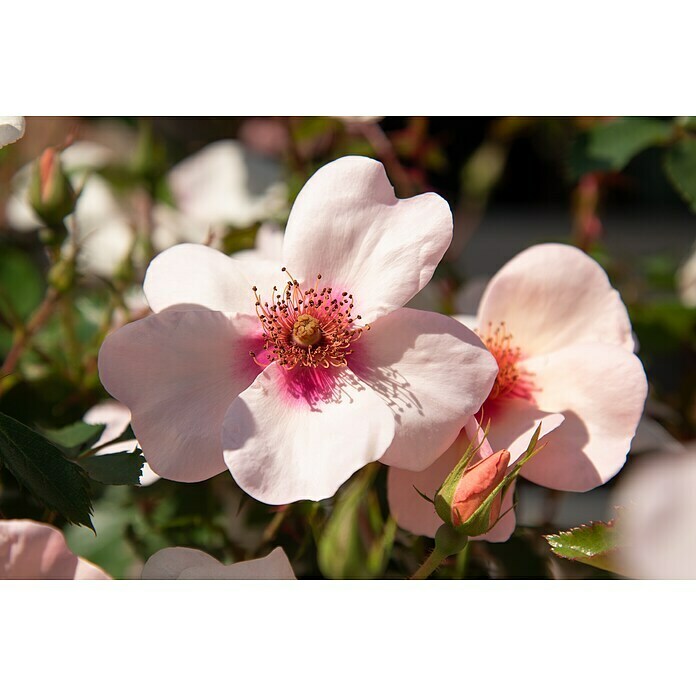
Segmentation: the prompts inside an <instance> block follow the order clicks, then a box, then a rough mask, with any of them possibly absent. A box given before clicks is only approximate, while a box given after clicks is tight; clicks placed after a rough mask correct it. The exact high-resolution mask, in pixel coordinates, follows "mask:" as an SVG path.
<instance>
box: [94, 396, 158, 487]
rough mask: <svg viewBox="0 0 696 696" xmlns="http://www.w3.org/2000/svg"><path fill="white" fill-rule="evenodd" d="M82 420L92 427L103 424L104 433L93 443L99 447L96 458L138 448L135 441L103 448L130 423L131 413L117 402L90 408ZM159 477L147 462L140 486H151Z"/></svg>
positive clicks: (124, 441)
mask: <svg viewBox="0 0 696 696" xmlns="http://www.w3.org/2000/svg"><path fill="white" fill-rule="evenodd" d="M82 420H84V421H85V423H91V424H93V425H98V424H104V425H106V428H104V432H103V433H102V434H101V437H100V438H99V439H98V440H97V441H96V442H95V443H94V445H93V447H99V448H100V449H99V451H98V452H97V456H99V455H102V454H118V453H119V452H134V451H135V448H136V447H139V445H138V441H137V440H122V441H121V442H115V443H114V444H112V445H106V446H103V445H104V443H106V442H111V440H114V439H116V438H117V437H119V436H120V435H122V434H123V433H124V432H125V430H126V428H127V427H128V426H129V425H130V422H131V412H130V409H129V408H128V407H127V406H124V405H123V404H120V403H119V402H118V401H113V400H109V401H104V402H103V403H101V404H97V405H96V406H92V408H90V409H89V411H87V413H85V415H84V416H83V418H82ZM159 479H160V477H159V476H158V475H157V474H156V473H155V472H154V471H153V470H152V469H151V468H150V465H149V464H148V463H147V462H143V468H142V472H141V474H140V485H141V486H151V485H152V484H153V483H155V481H159Z"/></svg>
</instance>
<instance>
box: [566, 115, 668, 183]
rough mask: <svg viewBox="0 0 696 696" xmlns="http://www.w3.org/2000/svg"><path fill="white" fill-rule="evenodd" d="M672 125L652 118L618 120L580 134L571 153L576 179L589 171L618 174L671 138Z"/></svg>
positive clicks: (601, 124) (572, 167)
mask: <svg viewBox="0 0 696 696" xmlns="http://www.w3.org/2000/svg"><path fill="white" fill-rule="evenodd" d="M673 129H674V125H673V123H672V122H670V121H661V120H659V119H656V118H634V117H628V118H620V119H616V120H614V121H608V122H606V123H600V124H599V125H597V126H595V127H594V128H592V129H591V130H590V131H588V132H587V133H583V134H581V135H580V136H579V137H578V139H577V141H576V142H575V144H574V146H573V150H572V153H571V169H572V172H573V174H574V175H575V176H576V177H580V176H582V175H583V174H587V173H588V172H592V171H606V170H614V171H619V170H621V169H623V168H624V167H625V166H626V165H627V164H628V163H629V162H630V161H631V160H632V159H633V158H634V157H635V156H636V155H637V154H638V153H640V152H642V151H643V150H646V149H647V148H649V147H653V146H655V145H663V144H665V143H666V142H668V140H669V139H670V137H671V136H672V133H673Z"/></svg>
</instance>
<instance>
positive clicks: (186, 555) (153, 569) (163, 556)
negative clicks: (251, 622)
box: [142, 546, 296, 580]
mask: <svg viewBox="0 0 696 696" xmlns="http://www.w3.org/2000/svg"><path fill="white" fill-rule="evenodd" d="M142 578H143V580H295V579H296V578H295V573H294V572H293V570H292V566H291V565H290V561H289V560H288V557H287V556H286V555H285V551H283V549H281V548H280V547H277V548H275V549H273V551H271V553H269V554H268V556H265V557H263V558H255V559H254V560H251V561H241V562H239V563H233V564H232V565H228V566H226V565H223V564H222V563H220V561H218V560H217V559H215V558H213V557H212V556H209V555H208V554H207V553H204V552H203V551H198V550H197V549H188V548H185V547H180V546H177V547H173V548H168V549H162V550H161V551H158V552H157V553H156V554H155V555H154V556H151V557H150V558H149V559H148V561H147V563H145V566H144V568H143V574H142Z"/></svg>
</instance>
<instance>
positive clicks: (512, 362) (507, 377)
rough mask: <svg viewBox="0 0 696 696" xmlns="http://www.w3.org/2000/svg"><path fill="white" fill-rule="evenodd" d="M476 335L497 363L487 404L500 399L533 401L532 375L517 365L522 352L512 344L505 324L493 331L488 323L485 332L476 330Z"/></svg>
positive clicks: (502, 323)
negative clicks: (496, 374)
mask: <svg viewBox="0 0 696 696" xmlns="http://www.w3.org/2000/svg"><path fill="white" fill-rule="evenodd" d="M476 333H478V334H479V336H480V337H481V340H482V341H483V342H484V343H485V345H486V348H488V350H489V351H490V352H491V354H492V355H493V357H494V358H495V360H496V362H497V363H498V376H497V377H496V378H495V384H494V385H493V388H492V389H491V393H490V394H489V395H488V399H487V402H491V401H494V400H496V399H502V398H509V399H526V400H528V401H533V398H532V392H533V391H534V383H533V381H532V377H533V375H532V373H531V372H529V371H528V370H525V369H524V368H523V367H522V366H521V365H520V364H519V363H520V360H521V359H522V352H521V351H520V349H519V348H518V347H517V346H516V345H515V344H514V343H513V338H512V334H510V333H508V331H507V329H506V328H505V323H504V322H501V323H500V324H498V326H497V327H496V328H495V329H493V325H492V324H491V323H489V324H488V328H487V330H486V331H485V332H482V331H481V330H478V331H477V332H476Z"/></svg>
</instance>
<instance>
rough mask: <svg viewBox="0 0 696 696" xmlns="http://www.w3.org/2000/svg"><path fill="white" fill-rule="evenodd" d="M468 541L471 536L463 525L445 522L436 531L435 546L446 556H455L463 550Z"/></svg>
mask: <svg viewBox="0 0 696 696" xmlns="http://www.w3.org/2000/svg"><path fill="white" fill-rule="evenodd" d="M468 543H469V536H468V535H467V534H466V533H464V532H463V531H462V529H461V527H452V526H451V525H448V524H443V525H441V526H440V527H439V528H438V530H437V532H435V548H436V549H437V551H438V553H440V554H441V555H442V556H443V557H444V558H448V557H449V556H455V555H456V554H458V553H459V552H460V551H463V550H464V549H465V548H466V545H467V544H468Z"/></svg>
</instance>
